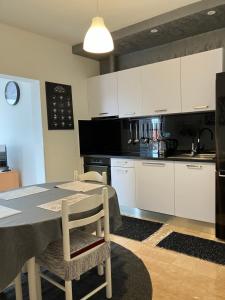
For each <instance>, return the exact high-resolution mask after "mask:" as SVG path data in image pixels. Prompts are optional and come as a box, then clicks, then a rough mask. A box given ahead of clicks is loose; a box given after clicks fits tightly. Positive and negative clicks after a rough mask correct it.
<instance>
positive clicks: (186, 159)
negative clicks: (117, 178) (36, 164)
mask: <svg viewBox="0 0 225 300" xmlns="http://www.w3.org/2000/svg"><path fill="white" fill-rule="evenodd" d="M81 156H82V157H105V158H121V159H136V160H159V161H189V162H201V163H215V162H216V160H215V159H211V158H208V159H207V158H205V159H203V158H198V157H179V156H177V157H175V156H171V157H148V156H137V155H133V154H121V155H113V154H112V155H106V154H87V155H81Z"/></svg>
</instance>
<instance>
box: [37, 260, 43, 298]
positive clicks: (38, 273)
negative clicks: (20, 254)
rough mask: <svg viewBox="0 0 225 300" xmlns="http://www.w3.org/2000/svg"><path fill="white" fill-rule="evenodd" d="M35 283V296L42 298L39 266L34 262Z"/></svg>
mask: <svg viewBox="0 0 225 300" xmlns="http://www.w3.org/2000/svg"><path fill="white" fill-rule="evenodd" d="M36 282H37V283H36V284H37V297H38V300H42V289H41V276H40V266H39V265H38V264H36Z"/></svg>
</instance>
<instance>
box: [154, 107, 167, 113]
mask: <svg viewBox="0 0 225 300" xmlns="http://www.w3.org/2000/svg"><path fill="white" fill-rule="evenodd" d="M165 111H167V109H166V108H163V109H156V110H155V112H156V113H160V112H165Z"/></svg>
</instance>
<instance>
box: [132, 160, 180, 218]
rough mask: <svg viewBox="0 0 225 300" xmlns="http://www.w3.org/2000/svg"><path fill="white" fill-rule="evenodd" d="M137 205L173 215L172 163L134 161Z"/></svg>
mask: <svg viewBox="0 0 225 300" xmlns="http://www.w3.org/2000/svg"><path fill="white" fill-rule="evenodd" d="M135 169H136V203H137V207H138V208H141V209H144V210H150V211H154V212H159V213H164V214H169V215H174V163H173V162H164V161H157V162H156V161H150V160H146V161H136V162H135Z"/></svg>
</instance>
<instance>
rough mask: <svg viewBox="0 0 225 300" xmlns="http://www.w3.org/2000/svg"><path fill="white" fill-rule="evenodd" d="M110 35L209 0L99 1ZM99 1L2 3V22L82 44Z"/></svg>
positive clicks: (70, 0) (23, 1)
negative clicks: (141, 22)
mask: <svg viewBox="0 0 225 300" xmlns="http://www.w3.org/2000/svg"><path fill="white" fill-rule="evenodd" d="M99 1H100V15H102V16H103V17H104V19H105V22H106V24H107V26H108V28H109V30H110V31H116V30H119V29H121V28H123V27H126V26H129V25H132V24H135V23H138V22H140V21H143V20H146V19H149V18H153V17H156V16H158V15H161V14H164V13H166V12H169V11H172V10H175V9H177V8H180V7H183V6H186V5H189V4H192V3H196V2H203V1H205V0H202V1H201V0H139V1H138V0H136V1H134V0H122V1H121V0H105V1H103V0H99ZM96 14H97V0H18V1H14V0H1V1H0V22H2V23H5V24H8V25H12V26H16V27H19V28H21V29H25V30H28V31H31V32H34V33H38V34H41V35H44V36H47V37H51V38H55V39H57V40H60V41H63V42H66V43H68V44H70V45H74V44H78V43H81V42H82V40H83V38H84V35H85V32H86V31H87V29H88V27H89V25H90V21H91V18H92V17H93V16H95V15H96Z"/></svg>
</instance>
